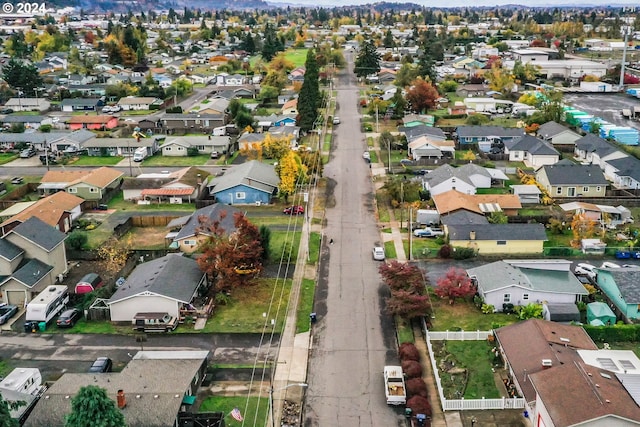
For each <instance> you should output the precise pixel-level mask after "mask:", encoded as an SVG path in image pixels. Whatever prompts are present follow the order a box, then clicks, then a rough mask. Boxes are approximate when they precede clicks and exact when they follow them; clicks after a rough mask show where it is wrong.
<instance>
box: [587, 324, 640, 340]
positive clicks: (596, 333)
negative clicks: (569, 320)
mask: <svg viewBox="0 0 640 427" xmlns="http://www.w3.org/2000/svg"><path fill="white" fill-rule="evenodd" d="M583 327H584V330H585V331H586V332H587V334H589V336H590V337H591V339H592V340H593V341H595V342H629V341H640V325H613V326H591V325H584V326H583Z"/></svg>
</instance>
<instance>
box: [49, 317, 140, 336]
mask: <svg viewBox="0 0 640 427" xmlns="http://www.w3.org/2000/svg"><path fill="white" fill-rule="evenodd" d="M44 333H47V334H59V333H65V334H66V333H73V334H119V335H122V334H133V333H134V331H133V328H132V327H128V326H115V325H113V324H112V323H111V322H106V321H97V320H96V321H91V320H87V319H84V318H82V319H80V320H78V323H76V324H75V326H74V327H73V328H69V329H58V327H57V326H49V327H48V328H47V330H46V331H45V332H44Z"/></svg>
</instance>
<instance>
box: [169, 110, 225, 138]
mask: <svg viewBox="0 0 640 427" xmlns="http://www.w3.org/2000/svg"><path fill="white" fill-rule="evenodd" d="M160 122H161V124H162V127H163V128H165V129H169V130H172V131H179V132H185V133H197V132H212V131H213V129H215V128H217V127H220V126H224V125H226V124H227V116H226V114H194V113H190V114H165V115H164V116H162V118H161V119H160Z"/></svg>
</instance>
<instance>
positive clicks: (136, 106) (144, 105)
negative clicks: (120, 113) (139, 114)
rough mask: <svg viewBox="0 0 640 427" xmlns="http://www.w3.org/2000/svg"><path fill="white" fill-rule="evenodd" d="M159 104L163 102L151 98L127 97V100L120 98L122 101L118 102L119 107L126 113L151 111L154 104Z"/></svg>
mask: <svg viewBox="0 0 640 427" xmlns="http://www.w3.org/2000/svg"><path fill="white" fill-rule="evenodd" d="M159 103H161V101H160V100H159V99H158V98H154V97H151V96H144V97H142V96H127V97H125V98H120V101H118V105H119V106H120V107H122V109H123V110H125V111H128V110H150V109H151V105H152V104H159Z"/></svg>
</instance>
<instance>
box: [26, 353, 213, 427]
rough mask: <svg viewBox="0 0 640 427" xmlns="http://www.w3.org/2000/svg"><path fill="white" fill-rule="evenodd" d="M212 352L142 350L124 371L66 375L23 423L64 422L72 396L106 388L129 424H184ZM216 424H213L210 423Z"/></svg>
mask: <svg viewBox="0 0 640 427" xmlns="http://www.w3.org/2000/svg"><path fill="white" fill-rule="evenodd" d="M208 357H209V351H188V350H182V351H148V350H145V351H139V352H137V353H136V354H135V355H134V356H133V357H132V359H131V360H129V362H128V363H127V365H126V366H125V367H124V368H123V369H122V371H121V372H105V373H100V374H97V375H96V374H95V373H70V372H67V373H65V374H63V375H62V376H61V377H60V378H59V379H57V380H56V381H55V382H54V383H53V384H52V385H51V387H49V388H48V389H47V390H46V391H45V393H44V394H43V396H42V397H41V398H40V399H39V401H38V403H37V404H36V405H35V407H34V409H33V411H32V412H31V414H30V415H29V417H28V418H27V420H26V422H25V424H24V425H25V426H26V427H51V426H62V425H64V423H65V421H64V420H65V416H66V415H68V414H69V413H71V397H73V396H75V395H76V394H78V391H79V390H80V388H81V387H84V386H88V385H95V386H97V387H100V388H103V389H105V390H106V392H107V395H108V396H109V398H110V399H112V400H113V403H114V405H116V406H117V402H118V394H119V393H121V398H123V399H124V402H123V403H126V406H124V407H123V408H119V409H118V410H119V411H122V414H123V415H124V420H125V423H126V425H127V426H129V427H172V426H178V425H186V424H184V423H183V422H182V421H181V419H182V418H183V417H184V416H186V415H187V413H189V412H197V410H195V409H193V408H192V405H193V404H194V403H195V396H196V394H197V393H198V388H199V387H200V385H201V383H202V379H203V378H204V375H205V373H206V369H207V362H208V360H207V359H208ZM212 425H215V424H212Z"/></svg>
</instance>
